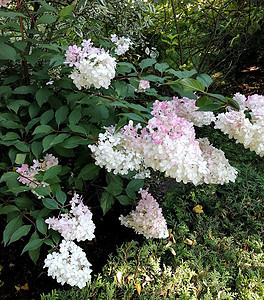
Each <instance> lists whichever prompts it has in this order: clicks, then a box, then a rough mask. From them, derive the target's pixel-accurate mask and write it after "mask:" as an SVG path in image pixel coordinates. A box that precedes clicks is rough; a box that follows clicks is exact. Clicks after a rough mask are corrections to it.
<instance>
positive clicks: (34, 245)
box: [21, 239, 44, 254]
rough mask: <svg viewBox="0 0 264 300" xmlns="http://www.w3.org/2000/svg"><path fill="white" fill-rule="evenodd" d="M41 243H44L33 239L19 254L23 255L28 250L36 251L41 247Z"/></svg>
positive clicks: (42, 240) (41, 240)
mask: <svg viewBox="0 0 264 300" xmlns="http://www.w3.org/2000/svg"><path fill="white" fill-rule="evenodd" d="M43 242H44V239H34V240H31V241H30V242H28V243H27V244H26V246H25V247H24V248H23V250H22V253H21V254H23V253H25V252H26V251H29V250H36V249H38V248H39V247H41V245H42V244H43Z"/></svg>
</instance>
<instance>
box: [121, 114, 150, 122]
mask: <svg viewBox="0 0 264 300" xmlns="http://www.w3.org/2000/svg"><path fill="white" fill-rule="evenodd" d="M119 115H121V116H126V117H127V118H129V119H131V120H135V121H139V122H144V119H143V118H142V117H141V116H139V115H137V114H134V113H121V114H119Z"/></svg>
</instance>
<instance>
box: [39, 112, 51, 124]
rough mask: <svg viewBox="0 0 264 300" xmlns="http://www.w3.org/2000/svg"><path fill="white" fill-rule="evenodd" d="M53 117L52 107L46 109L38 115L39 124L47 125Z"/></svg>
mask: <svg viewBox="0 0 264 300" xmlns="http://www.w3.org/2000/svg"><path fill="white" fill-rule="evenodd" d="M53 118H54V111H53V109H50V110H47V111H45V112H44V114H42V115H41V117H40V124H41V125H47V124H48V123H49V122H50V121H51V120H52V119H53Z"/></svg>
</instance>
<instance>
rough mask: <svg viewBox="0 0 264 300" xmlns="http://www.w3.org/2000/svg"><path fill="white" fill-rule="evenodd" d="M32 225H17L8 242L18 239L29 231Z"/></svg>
mask: <svg viewBox="0 0 264 300" xmlns="http://www.w3.org/2000/svg"><path fill="white" fill-rule="evenodd" d="M31 226H32V225H24V226H22V227H19V228H18V229H17V230H16V231H15V232H14V233H13V234H12V236H11V238H10V241H9V244H11V243H13V242H15V241H17V240H19V239H20V238H21V237H22V236H25V235H27V234H28V233H29V231H30V229H31Z"/></svg>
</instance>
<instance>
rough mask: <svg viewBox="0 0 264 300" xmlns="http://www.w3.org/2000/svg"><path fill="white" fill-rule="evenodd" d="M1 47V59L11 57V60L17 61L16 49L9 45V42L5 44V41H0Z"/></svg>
mask: <svg viewBox="0 0 264 300" xmlns="http://www.w3.org/2000/svg"><path fill="white" fill-rule="evenodd" d="M0 49H1V52H0V59H3V60H5V59H8V60H9V59H10V60H13V61H15V60H16V50H15V49H14V48H13V47H11V46H9V45H7V44H4V43H0Z"/></svg>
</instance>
